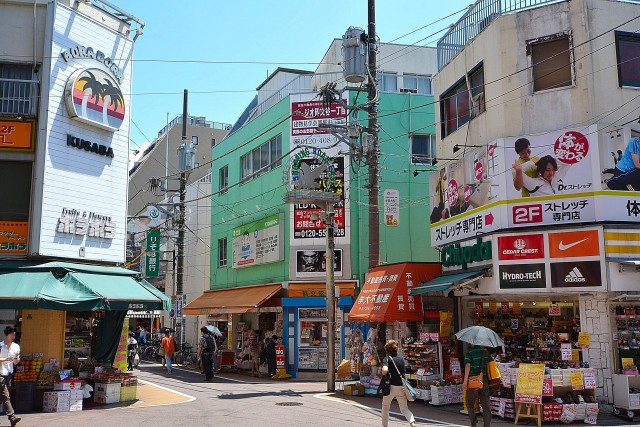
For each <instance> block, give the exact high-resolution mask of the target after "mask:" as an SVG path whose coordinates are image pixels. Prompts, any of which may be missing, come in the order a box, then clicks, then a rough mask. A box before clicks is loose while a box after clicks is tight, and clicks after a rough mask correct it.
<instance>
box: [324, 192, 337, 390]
mask: <svg viewBox="0 0 640 427" xmlns="http://www.w3.org/2000/svg"><path fill="white" fill-rule="evenodd" d="M334 216H335V211H334V210H333V204H330V203H327V205H326V207H325V215H324V218H323V219H324V222H325V227H326V230H327V250H326V251H325V257H324V258H325V270H326V272H327V283H326V293H327V391H336V375H335V372H336V296H335V276H334V265H333V249H334V247H335V243H334V239H333V231H334V228H333V227H334V223H333V218H334Z"/></svg>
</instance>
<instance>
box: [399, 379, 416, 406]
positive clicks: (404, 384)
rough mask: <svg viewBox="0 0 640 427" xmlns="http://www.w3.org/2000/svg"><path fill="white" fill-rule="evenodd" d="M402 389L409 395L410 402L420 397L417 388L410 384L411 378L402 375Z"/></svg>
mask: <svg viewBox="0 0 640 427" xmlns="http://www.w3.org/2000/svg"><path fill="white" fill-rule="evenodd" d="M402 391H404V395H405V396H406V397H407V400H408V401H409V402H413V401H414V400H416V399H417V398H418V393H417V392H416V389H415V388H413V387H412V386H411V384H409V380H408V379H406V378H405V377H402Z"/></svg>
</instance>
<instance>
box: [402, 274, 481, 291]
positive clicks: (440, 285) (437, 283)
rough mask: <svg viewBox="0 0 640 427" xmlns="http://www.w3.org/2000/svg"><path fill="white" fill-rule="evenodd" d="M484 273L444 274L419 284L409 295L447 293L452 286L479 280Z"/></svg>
mask: <svg viewBox="0 0 640 427" xmlns="http://www.w3.org/2000/svg"><path fill="white" fill-rule="evenodd" d="M483 274H484V272H482V271H470V272H466V273H458V274H444V275H442V276H438V277H436V278H435V279H433V280H429V281H428V282H424V283H420V286H418V287H415V288H413V289H411V292H410V294H411V295H423V294H427V293H429V292H438V291H443V292H449V291H450V290H451V288H452V287H453V285H454V284H456V283H458V282H461V281H463V280H467V281H473V279H475V278H478V279H479V278H480V277H482V275H483Z"/></svg>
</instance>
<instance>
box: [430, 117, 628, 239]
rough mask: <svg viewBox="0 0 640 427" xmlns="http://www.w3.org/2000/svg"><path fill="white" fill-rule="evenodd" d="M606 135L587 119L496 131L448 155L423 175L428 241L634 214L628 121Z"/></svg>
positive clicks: (605, 219)
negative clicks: (521, 131)
mask: <svg viewBox="0 0 640 427" xmlns="http://www.w3.org/2000/svg"><path fill="white" fill-rule="evenodd" d="M610 134H611V132H608V133H607V132H606V131H604V130H601V129H599V128H598V126H597V125H591V126H588V127H585V128H575V129H563V130H558V131H552V132H547V133H544V134H538V135H525V136H518V137H512V138H503V139H498V140H495V141H493V142H491V143H489V144H487V145H486V146H484V147H481V148H476V149H473V150H468V151H466V152H465V154H464V155H463V156H462V157H460V158H459V159H456V160H453V161H448V162H447V163H446V164H445V165H444V166H443V167H441V168H440V169H438V170H437V171H435V172H434V173H433V174H432V175H431V177H430V181H429V185H430V201H431V212H430V223H431V243H432V245H434V246H440V245H443V244H446V243H450V242H455V241H460V240H465V239H468V238H472V237H474V236H476V235H477V234H479V233H487V232H492V231H496V230H499V229H505V228H515V227H529V226H550V225H575V223H585V222H595V221H631V222H635V221H637V220H638V217H639V216H640V191H638V189H640V168H635V167H632V165H635V164H634V163H633V159H634V158H637V156H638V154H640V138H635V137H633V136H634V135H635V133H634V132H633V131H632V130H631V129H630V128H629V129H626V130H624V131H623V135H621V136H620V138H617V137H616V138H613V137H612V136H610ZM639 135H640V134H639ZM625 139H626V140H627V142H626V143H623V140H625Z"/></svg>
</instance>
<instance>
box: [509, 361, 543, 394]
mask: <svg viewBox="0 0 640 427" xmlns="http://www.w3.org/2000/svg"><path fill="white" fill-rule="evenodd" d="M543 385H544V365H543V364H531V363H521V364H520V367H519V369H518V381H517V384H516V399H515V401H516V402H523V403H542V388H543Z"/></svg>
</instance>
